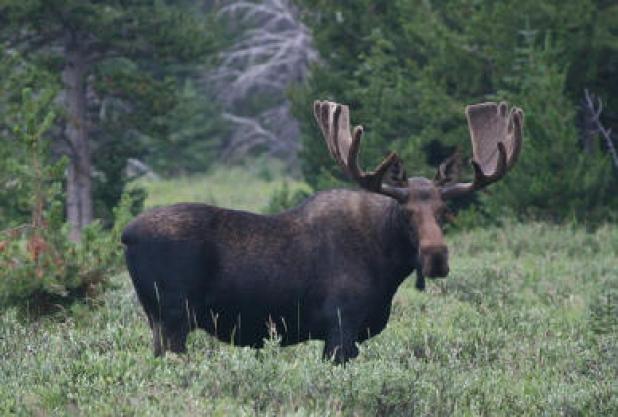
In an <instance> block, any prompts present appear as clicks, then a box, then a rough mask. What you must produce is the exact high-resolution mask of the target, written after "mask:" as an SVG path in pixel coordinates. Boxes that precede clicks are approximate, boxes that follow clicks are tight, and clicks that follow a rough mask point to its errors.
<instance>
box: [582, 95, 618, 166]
mask: <svg viewBox="0 0 618 417" xmlns="http://www.w3.org/2000/svg"><path fill="white" fill-rule="evenodd" d="M584 106H585V111H586V119H587V120H588V121H589V124H590V125H592V126H593V128H594V130H593V133H599V134H600V135H601V137H602V138H603V140H604V141H605V145H606V147H607V151H608V152H609V154H610V156H611V157H612V161H613V163H614V168H616V169H617V170H618V152H616V146H615V145H614V141H613V140H612V130H611V129H606V128H605V127H604V126H603V124H602V123H601V120H600V116H601V113H602V112H603V101H602V100H601V98H600V97H597V96H596V95H595V94H594V93H590V92H589V91H588V89H585V90H584Z"/></svg>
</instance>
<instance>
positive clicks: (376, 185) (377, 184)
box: [313, 101, 407, 199]
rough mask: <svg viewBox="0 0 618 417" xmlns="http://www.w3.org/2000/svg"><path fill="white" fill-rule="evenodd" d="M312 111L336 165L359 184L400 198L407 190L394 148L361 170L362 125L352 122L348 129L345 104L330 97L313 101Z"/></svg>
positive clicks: (373, 190)
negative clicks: (371, 168)
mask: <svg viewBox="0 0 618 417" xmlns="http://www.w3.org/2000/svg"><path fill="white" fill-rule="evenodd" d="M313 114H314V116H315V120H316V121H317V123H318V125H319V126H320V129H321V130H322V135H323V136H324V140H325V141H326V146H327V147H328V151H329V152H330V154H331V156H332V157H333V158H335V160H336V161H337V163H338V164H339V166H340V167H341V168H342V169H343V170H344V172H346V173H347V174H348V175H349V176H350V177H351V178H352V179H353V180H354V181H356V182H357V183H358V184H359V185H360V186H361V187H362V188H364V189H366V190H368V191H372V192H375V193H381V194H386V195H388V196H390V197H393V198H396V199H402V198H404V195H405V193H406V192H407V191H406V189H405V188H402V187H403V186H405V184H406V183H407V178H406V173H405V170H404V167H403V161H402V160H401V159H400V158H399V156H397V154H396V153H395V152H390V153H389V154H388V156H387V157H386V158H385V159H384V160H383V161H382V162H381V163H380V165H378V167H377V168H376V169H375V171H373V172H365V171H363V170H362V169H361V168H360V165H359V163H358V154H359V151H360V141H361V138H362V136H363V127H362V126H356V127H355V128H354V132H353V133H350V110H349V109H348V106H346V105H342V104H338V103H333V102H331V101H315V102H314V103H313Z"/></svg>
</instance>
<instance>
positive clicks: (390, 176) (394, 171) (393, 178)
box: [382, 155, 408, 187]
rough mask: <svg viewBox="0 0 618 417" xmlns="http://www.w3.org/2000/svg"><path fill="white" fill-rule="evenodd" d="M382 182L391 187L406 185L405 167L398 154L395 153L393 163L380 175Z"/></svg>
mask: <svg viewBox="0 0 618 417" xmlns="http://www.w3.org/2000/svg"><path fill="white" fill-rule="evenodd" d="M382 182H383V183H384V184H388V185H390V186H393V187H406V186H407V185H408V176H407V174H406V169H405V167H404V166H403V161H402V160H401V158H399V156H396V155H395V158H394V161H393V163H392V164H391V165H390V166H389V167H388V169H387V170H386V173H385V174H384V177H382Z"/></svg>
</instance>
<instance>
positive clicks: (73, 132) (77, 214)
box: [62, 32, 93, 241]
mask: <svg viewBox="0 0 618 417" xmlns="http://www.w3.org/2000/svg"><path fill="white" fill-rule="evenodd" d="M64 58H65V64H64V69H63V71H62V82H63V85H64V90H65V100H66V111H67V127H66V135H67V139H68V142H69V143H70V145H71V153H70V155H69V156H70V164H69V169H68V176H67V197H66V198H67V201H66V202H67V220H68V222H69V224H70V225H71V232H70V235H69V236H70V238H71V239H72V240H75V241H78V240H79V239H80V237H81V231H82V229H83V228H84V226H86V225H87V224H89V223H91V222H92V220H93V209H92V207H93V203H92V178H91V168H92V163H91V159H90V149H89V146H88V133H89V132H88V120H87V108H86V105H87V103H86V76H87V72H88V62H87V60H86V52H85V51H84V50H83V47H82V45H81V44H80V39H79V35H78V34H76V33H75V32H70V33H68V34H67V36H66V40H65V45H64Z"/></svg>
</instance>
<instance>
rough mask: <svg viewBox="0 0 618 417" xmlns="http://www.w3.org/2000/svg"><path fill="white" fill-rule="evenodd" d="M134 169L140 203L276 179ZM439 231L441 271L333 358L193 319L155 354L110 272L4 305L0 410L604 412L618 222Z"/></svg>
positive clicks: (249, 202)
mask: <svg viewBox="0 0 618 417" xmlns="http://www.w3.org/2000/svg"><path fill="white" fill-rule="evenodd" d="M144 184H145V185H146V186H147V188H148V189H149V191H150V197H149V199H148V201H147V205H148V206H155V205H160V204H166V203H170V202H173V201H186V200H199V201H207V202H210V203H217V204H220V205H223V206H228V207H236V208H251V209H254V210H260V209H261V208H263V207H264V206H265V205H266V203H267V201H268V197H269V194H270V193H272V192H273V190H276V189H278V188H279V187H281V181H279V180H277V181H274V180H272V178H270V177H268V175H261V176H260V175H254V174H251V173H243V172H242V171H238V170H235V169H232V170H228V171H224V170H219V171H217V172H216V173H214V174H210V175H204V176H200V177H194V178H186V179H181V180H178V181H159V182H146V183H144ZM290 184H291V187H298V186H301V185H300V184H298V183H295V182H293V181H290ZM448 243H449V247H450V250H451V274H450V276H449V277H448V278H447V279H445V280H440V281H433V282H429V283H428V288H427V291H426V292H425V293H419V292H417V291H416V290H415V289H414V285H413V284H414V283H413V280H407V281H406V282H405V283H404V284H403V286H402V287H401V288H400V289H399V291H398V293H397V295H396V297H395V300H394V306H393V312H392V316H391V320H390V322H389V325H388V327H387V328H386V329H385V330H384V332H383V333H382V334H380V335H379V336H377V337H375V338H373V339H371V340H369V341H367V342H365V343H363V344H362V345H361V347H360V349H361V353H360V355H359V357H358V358H357V359H356V360H354V361H352V362H351V363H350V364H349V365H348V366H346V367H336V366H332V365H331V364H329V363H325V362H323V361H322V360H321V359H320V357H321V343H318V342H310V343H305V344H302V345H299V346H296V347H288V348H280V347H279V346H277V343H276V340H273V341H270V342H269V343H268V344H267V347H266V348H265V349H264V350H262V351H261V352H260V353H259V354H257V353H256V352H255V351H254V350H252V349H249V348H233V347H230V346H228V345H225V344H221V343H219V342H217V341H215V340H213V339H212V338H210V337H209V336H207V335H206V334H205V333H203V332H194V333H193V334H192V335H191V337H190V340H189V353H188V354H187V355H184V356H176V355H168V356H167V357H165V358H158V359H155V358H153V357H152V353H151V350H150V343H151V340H150V332H149V329H148V326H147V323H146V320H145V317H144V315H143V313H142V311H141V307H140V306H139V304H138V302H137V300H136V297H135V295H134V292H133V289H132V287H131V284H130V281H129V278H128V276H127V274H126V273H125V272H122V273H120V274H119V275H117V276H114V277H112V278H111V286H110V289H109V290H107V291H106V292H105V293H104V295H103V296H102V297H101V298H100V299H97V300H95V301H93V302H91V303H90V304H75V305H73V306H71V307H68V308H67V309H66V311H63V312H62V313H58V314H56V315H54V316H51V317H44V318H39V319H37V320H28V319H27V318H26V319H24V318H23V317H21V316H20V314H19V312H18V311H17V310H15V309H9V310H3V311H2V312H0V416H13V415H16V416H48V415H49V416H52V415H59V416H64V415H69V416H133V415H136V416H201V415H204V416H211V415H212V416H255V415H260V416H262V415H264V416H275V415H276V416H279V415H281V416H450V415H454V416H617V415H618V229H617V228H616V227H614V226H610V225H607V226H602V227H600V228H598V229H596V230H594V231H589V230H586V229H585V228H583V227H579V226H555V225H547V224H540V223H531V224H518V223H505V224H504V225H502V226H501V227H493V228H488V229H478V230H472V231H467V232H459V233H453V234H450V235H449V236H448Z"/></svg>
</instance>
